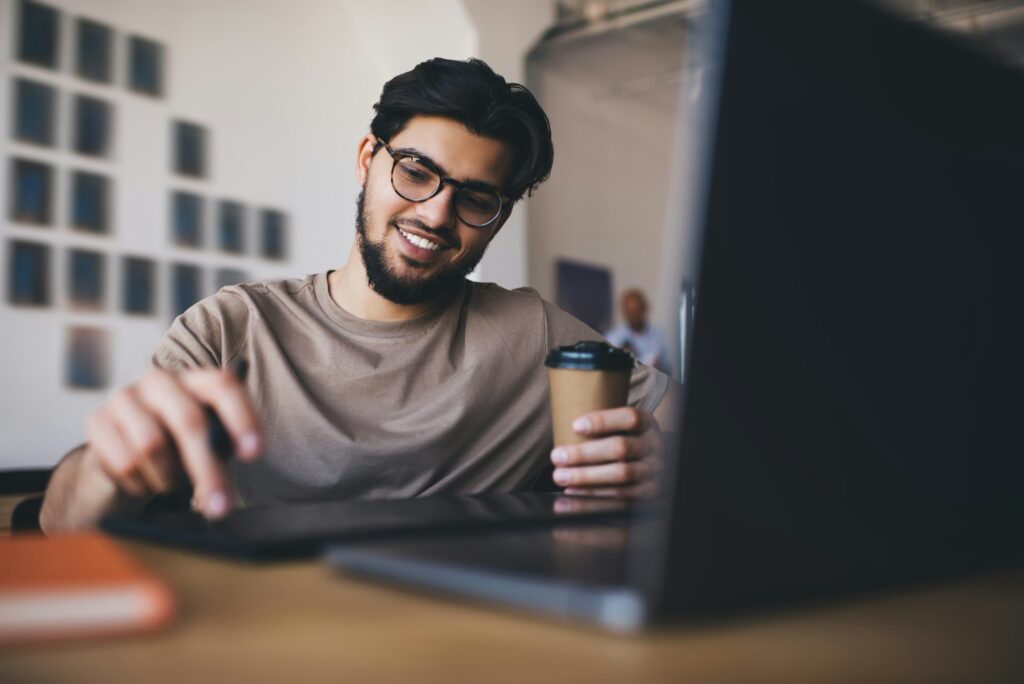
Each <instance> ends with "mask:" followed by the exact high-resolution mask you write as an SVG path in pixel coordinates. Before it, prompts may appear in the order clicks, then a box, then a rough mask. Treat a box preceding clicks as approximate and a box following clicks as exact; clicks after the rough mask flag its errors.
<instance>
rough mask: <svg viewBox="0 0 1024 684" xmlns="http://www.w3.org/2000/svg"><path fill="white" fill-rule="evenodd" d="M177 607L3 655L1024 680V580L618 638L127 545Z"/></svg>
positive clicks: (374, 669)
mask: <svg viewBox="0 0 1024 684" xmlns="http://www.w3.org/2000/svg"><path fill="white" fill-rule="evenodd" d="M128 546H129V548H130V549H131V550H132V552H134V553H135V554H137V555H138V557H140V558H141V559H142V560H143V561H144V562H145V563H147V564H148V565H149V566H150V567H152V568H153V569H155V570H157V571H158V572H159V573H161V574H162V575H163V576H164V577H166V578H167V579H168V580H169V581H170V582H171V584H172V585H173V586H174V587H175V589H176V590H177V592H178V595H179V597H180V599H181V614H180V616H179V619H178V620H177V622H176V623H175V624H174V625H173V626H172V627H171V628H170V629H169V630H167V631H164V632H162V633H160V634H157V635H153V636H142V637H133V638H128V639H119V640H105V641H88V642H78V643H67V644H51V645H46V646H39V647H34V648H31V649H21V650H17V651H7V652H0V681H3V682H11V683H15V682H17V683H18V684H23V683H28V682H44V681H45V682H95V681H102V682H119V681H125V682H146V683H147V684H148V683H150V682H174V683H175V684H199V683H205V682H247V683H248V682H288V683H297V682H304V681H345V682H379V681H395V682H414V681H440V682H474V683H477V682H535V681H558V682H616V681H622V682H682V681H696V682H705V681H716V682H723V681H758V682H763V681H780V682H802V681H806V682H832V681H857V682H882V681H900V682H909V681H921V682H937V681H961V682H983V681H1015V682H1020V681H1024V568H1022V569H1017V570H1012V571H1004V572H999V573H991V574H987V575H984V576H977V577H973V578H970V579H967V580H957V581H955V582H951V583H946V584H942V585H933V586H929V587H925V588H919V589H915V590H913V591H907V592H902V593H899V594H893V595H888V596H883V597H878V596H876V597H872V598H869V599H861V600H858V601H855V602H852V601H851V602H847V603H843V604H837V605H831V606H824V607H817V608H814V609H806V610H802V611H799V612H793V613H788V614H773V615H769V616H760V617H757V618H750V619H747V620H744V621H740V622H732V623H728V624H718V625H712V626H702V627H689V628H686V627H682V628H673V629H671V630H661V631H657V632H654V633H650V634H646V635H643V636H636V637H619V636H611V635H608V634H604V633H600V632H596V631H593V630H590V629H585V628H581V627H579V626H577V625H569V624H565V623H556V622H551V621H547V620H543V619H537V618H533V617H526V616H522V615H517V614H514V613H510V612H507V611H502V610H497V609H491V608H487V607H480V606H476V605H470V604H465V603H457V602H452V601H446V600H442V599H438V598H432V597H428V596H423V595H417V594H413V593H409V592H405V591H400V590H397V589H393V588H389V587H386V586H382V585H374V584H369V583H364V582H361V581H356V580H354V579H348V578H342V577H339V576H337V575H335V574H334V573H333V572H332V571H331V569H330V568H328V567H327V566H325V565H323V564H321V563H317V562H303V563H292V564H287V565H269V566H246V565H241V564H235V563H231V562H226V561H220V560H214V559H210V558H204V557H198V556H191V555H188V554H185V553H181V552H177V551H172V550H167V549H161V548H156V547H150V546H145V545H141V544H129V545H128Z"/></svg>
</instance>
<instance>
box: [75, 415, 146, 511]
mask: <svg viewBox="0 0 1024 684" xmlns="http://www.w3.org/2000/svg"><path fill="white" fill-rule="evenodd" d="M86 434H87V435H88V438H89V448H90V450H91V451H92V452H93V453H94V454H95V455H96V456H97V460H98V461H99V464H100V467H101V468H102V469H103V472H104V473H106V475H107V477H109V478H110V479H111V480H113V482H114V483H115V484H116V485H117V486H118V488H119V489H121V490H122V491H124V492H126V493H127V494H129V495H130V496H134V497H137V498H141V497H144V496H148V495H149V490H148V488H147V486H146V483H145V481H144V480H143V478H142V476H141V475H140V473H139V472H138V470H137V467H136V461H135V457H134V455H133V454H132V450H131V448H130V447H129V446H128V442H127V440H126V439H125V438H124V435H122V434H121V431H120V429H119V428H118V427H117V423H116V422H115V421H114V419H113V416H112V415H111V413H110V412H109V411H105V410H102V409H101V410H98V411H96V412H95V413H93V414H92V415H91V416H90V417H89V421H88V423H87V425H86Z"/></svg>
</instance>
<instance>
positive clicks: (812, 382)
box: [641, 0, 1024, 614]
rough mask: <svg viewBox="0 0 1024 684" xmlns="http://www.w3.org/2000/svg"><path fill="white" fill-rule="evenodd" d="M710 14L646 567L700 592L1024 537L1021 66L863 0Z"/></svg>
mask: <svg viewBox="0 0 1024 684" xmlns="http://www.w3.org/2000/svg"><path fill="white" fill-rule="evenodd" d="M708 20H709V26H710V28H709V30H708V32H707V33H705V34H704V35H705V36H706V37H708V38H709V40H708V41H707V44H706V45H705V46H704V49H705V53H704V56H703V58H702V59H703V60H705V61H704V64H703V71H704V78H705V79H706V83H705V93H704V98H703V103H704V104H703V105H702V107H698V109H697V111H696V113H695V114H694V116H693V122H692V123H693V125H694V126H696V127H697V128H698V131H697V133H696V134H695V135H694V138H693V139H695V140H698V141H703V143H704V144H703V145H698V146H697V154H698V159H697V162H696V163H697V169H698V170H699V171H700V173H697V174H695V175H694V183H696V184H697V186H698V187H697V188H696V191H695V190H694V188H690V189H689V191H690V193H691V196H692V197H694V198H695V201H694V202H693V203H692V206H691V207H690V208H691V210H692V212H693V214H692V221H695V222H696V225H695V226H690V227H691V228H694V227H695V228H697V230H696V231H695V232H696V233H697V234H699V235H702V237H703V241H702V243H701V244H699V245H697V247H696V248H697V249H698V250H699V252H698V253H699V255H700V259H699V261H700V272H699V276H698V281H697V282H698V286H697V291H696V302H697V303H696V312H695V319H694V325H693V332H694V336H693V340H692V343H691V345H690V348H689V350H688V351H689V358H688V359H687V363H686V367H687V368H688V376H687V378H686V382H685V400H684V406H683V408H682V421H681V426H682V427H681V439H680V444H679V447H678V448H679V452H680V454H681V456H680V458H679V459H678V462H677V463H676V468H677V472H676V476H675V477H674V478H673V481H674V482H675V485H674V488H675V489H674V492H673V493H672V494H673V496H672V499H673V513H672V515H671V516H670V518H669V519H668V520H667V523H666V526H665V528H664V529H663V530H661V532H660V533H661V534H662V535H664V536H663V539H662V541H663V543H662V544H660V548H661V549H662V550H663V552H664V556H663V557H662V558H661V559H659V560H658V562H655V563H651V564H649V565H647V567H650V568H653V570H652V571H651V572H647V573H646V574H645V573H641V581H643V582H646V583H647V586H648V587H649V588H650V590H651V592H652V594H654V595H656V596H657V597H658V598H657V599H656V600H657V601H658V602H659V604H660V605H661V606H662V608H663V610H664V611H665V612H666V613H669V614H672V613H678V612H688V613H693V612H696V611H700V610H717V609H721V608H728V607H730V606H741V605H742V606H748V605H750V604H752V603H761V602H775V601H782V600H788V599H791V598H794V597H799V596H807V595H817V594H822V593H834V592H837V591H845V590H850V589H857V588H863V587H870V586H879V585H885V584H889V583H892V582H900V581H906V580H909V579H913V578H918V577H922V576H933V575H941V574H946V573H949V572H954V571H958V570H963V569H967V568H973V567H979V566H984V565H988V564H991V563H995V562H1002V561H1005V560H1007V559H1010V558H1015V557H1019V554H1020V550H1021V547H1022V544H1024V535H1022V534H1021V532H1022V530H1024V496H1022V495H1021V490H1022V488H1024V440H1022V438H1021V434H1020V432H1019V430H1018V428H1017V425H1018V423H1019V421H1020V416H1021V415H1022V413H1024V400H1022V396H1024V395H1022V392H1021V387H1022V386H1024V362H1022V351H1024V323H1022V320H1021V319H1022V316H1021V304H1020V302H1021V300H1022V295H1024V287H1022V285H1021V279H1020V276H1019V272H1020V266H1019V261H1020V260H1021V259H1022V255H1024V224H1022V220H1021V219H1022V216H1024V212H1022V209H1021V204H1020V200H1019V194H1020V188H1021V187H1024V125H1022V124H1021V122H1022V121H1024V76H1022V74H1021V73H1020V71H1019V70H1018V69H1016V68H1011V67H1010V66H1008V65H1005V64H1002V63H999V62H998V61H996V59H995V58H993V57H991V56H989V55H988V54H984V53H982V52H981V51H980V50H979V49H978V48H976V47H974V46H973V45H968V44H966V43H964V42H962V41H961V40H959V39H958V38H957V37H955V36H951V35H945V34H939V33H937V32H936V31H934V30H932V29H929V28H926V27H924V26H921V25H917V24H912V23H910V22H909V21H906V20H903V19H900V18H897V17H895V16H892V15H890V14H888V13H887V12H885V11H883V10H882V9H880V8H878V7H875V6H869V5H866V4H861V3H855V2H849V1H842V2H839V1H834V2H828V3H823V2H820V1H818V0H778V1H776V2H771V3H766V2H761V1H759V0H732V1H731V2H726V1H724V0H723V1H721V2H715V3H712V6H711V13H710V15H709V17H708ZM684 228H685V226H684ZM647 559H648V560H650V558H649V556H648V557H647Z"/></svg>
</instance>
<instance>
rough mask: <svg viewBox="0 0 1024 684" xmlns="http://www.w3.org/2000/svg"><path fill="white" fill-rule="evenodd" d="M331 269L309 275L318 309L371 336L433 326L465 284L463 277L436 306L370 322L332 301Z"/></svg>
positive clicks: (412, 332) (395, 334) (454, 303)
mask: <svg viewBox="0 0 1024 684" xmlns="http://www.w3.org/2000/svg"><path fill="white" fill-rule="evenodd" d="M333 272H334V271H333V269H332V270H330V271H326V272H321V273H317V274H316V275H314V276H313V290H314V292H315V293H316V299H317V302H318V303H319V304H320V308H322V309H323V311H324V313H325V314H326V315H327V317H328V318H330V319H331V321H333V322H334V323H335V324H337V325H338V327H340V328H342V329H344V330H346V331H348V332H351V333H355V334H357V335H367V336H373V337H405V336H407V335H415V334H418V333H421V332H423V331H424V330H426V329H428V328H430V327H431V326H433V324H434V323H435V322H436V321H437V320H438V319H439V318H440V317H441V316H442V315H443V314H444V313H445V312H446V311H449V310H457V309H458V308H459V305H460V304H461V301H462V299H463V298H464V297H465V293H466V287H467V286H466V281H465V280H463V281H462V283H461V284H460V285H459V287H457V288H456V289H455V290H454V291H453V292H452V293H451V294H450V295H449V296H448V297H445V298H443V299H441V300H440V301H439V302H438V303H437V305H436V306H434V307H433V308H431V309H430V310H428V311H425V312H424V313H421V314H420V315H418V316H416V317H415V318H410V319H408V320H405V321H371V320H367V319H365V318H359V317H357V316H354V315H352V314H351V313H349V312H348V311H346V310H345V309H343V308H342V307H341V306H339V305H338V303H337V302H336V301H334V298H333V297H331V288H330V282H329V276H330V275H331V273H333Z"/></svg>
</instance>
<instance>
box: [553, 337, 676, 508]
mask: <svg viewBox="0 0 1024 684" xmlns="http://www.w3.org/2000/svg"><path fill="white" fill-rule="evenodd" d="M634 364H635V361H634V359H633V357H632V356H631V355H630V354H628V353H626V352H625V351H623V350H621V349H616V348H615V347H611V346H609V345H608V344H606V343H604V342H593V341H586V342H578V343H576V344H574V345H570V346H565V347H559V348H557V349H553V350H552V351H551V352H550V353H549V354H548V357H547V360H546V361H545V365H546V366H547V367H548V378H549V380H550V384H551V419H552V428H553V432H554V435H553V437H554V444H555V448H554V449H553V450H552V452H551V461H552V463H553V464H554V465H555V471H554V475H553V477H554V480H555V482H556V483H558V484H559V485H561V486H563V487H565V488H566V489H565V491H566V493H567V494H588V495H592V496H647V495H651V494H654V493H655V492H656V490H657V487H656V480H655V477H656V475H657V472H658V471H659V470H660V464H661V460H662V458H663V456H664V443H663V440H662V437H661V431H660V430H659V429H658V424H657V422H656V421H655V420H654V417H653V416H652V415H651V414H650V413H648V412H647V411H643V410H640V409H637V408H633V407H631V406H629V405H628V398H629V381H630V377H631V374H632V370H633V366H634Z"/></svg>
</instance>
